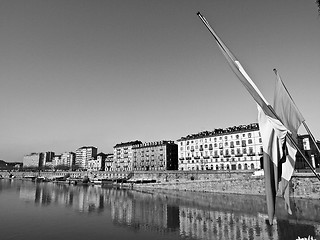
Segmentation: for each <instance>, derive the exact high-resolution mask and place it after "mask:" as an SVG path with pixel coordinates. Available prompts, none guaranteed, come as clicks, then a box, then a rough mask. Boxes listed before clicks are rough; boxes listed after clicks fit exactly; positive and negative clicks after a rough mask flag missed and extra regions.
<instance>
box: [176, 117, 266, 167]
mask: <svg viewBox="0 0 320 240" xmlns="http://www.w3.org/2000/svg"><path fill="white" fill-rule="evenodd" d="M177 141H178V155H179V170H184V171H188V170H246V169H261V164H260V159H261V157H262V155H263V149H262V140H261V137H260V131H259V126H258V124H257V123H253V124H249V125H241V126H238V127H230V128H226V129H215V130H214V131H212V132H209V131H205V132H200V133H198V134H192V135H188V136H186V137H182V138H180V139H179V140H177Z"/></svg>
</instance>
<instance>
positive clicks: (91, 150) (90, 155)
mask: <svg viewBox="0 0 320 240" xmlns="http://www.w3.org/2000/svg"><path fill="white" fill-rule="evenodd" d="M97 151H98V149H97V148H96V147H92V146H88V147H81V148H78V149H77V151H76V162H75V164H76V166H77V167H80V168H83V169H87V168H88V161H89V160H92V159H94V158H95V157H96V156H97Z"/></svg>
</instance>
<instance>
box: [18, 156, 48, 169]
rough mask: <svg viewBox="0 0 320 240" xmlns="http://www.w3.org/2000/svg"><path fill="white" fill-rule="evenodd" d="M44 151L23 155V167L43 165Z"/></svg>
mask: <svg viewBox="0 0 320 240" xmlns="http://www.w3.org/2000/svg"><path fill="white" fill-rule="evenodd" d="M43 155H44V154H43V153H30V154H28V155H25V156H23V160H22V163H23V167H24V168H28V167H31V168H38V167H42V165H43Z"/></svg>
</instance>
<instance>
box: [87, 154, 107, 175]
mask: <svg viewBox="0 0 320 240" xmlns="http://www.w3.org/2000/svg"><path fill="white" fill-rule="evenodd" d="M106 157H107V154H105V153H102V152H101V153H99V154H97V157H96V158H95V159H92V160H89V161H88V170H90V171H104V170H105V163H106Z"/></svg>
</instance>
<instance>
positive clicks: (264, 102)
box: [197, 12, 320, 181]
mask: <svg viewBox="0 0 320 240" xmlns="http://www.w3.org/2000/svg"><path fill="white" fill-rule="evenodd" d="M197 15H198V17H199V18H200V20H201V21H202V22H203V24H204V25H205V26H206V27H207V29H208V30H209V32H210V33H211V34H212V36H213V37H214V38H215V40H216V41H217V43H218V45H219V47H220V48H222V49H224V50H225V51H228V52H227V54H228V55H229V57H232V58H233V56H232V54H231V53H230V52H229V50H227V49H225V48H224V46H223V44H221V43H220V41H219V39H218V37H217V36H216V34H215V32H214V31H213V29H212V28H211V26H210V24H209V23H208V21H207V20H206V19H205V18H204V17H203V16H202V14H201V13H200V12H197ZM230 55H231V56H230ZM260 98H261V99H260V100H261V101H262V102H257V103H258V104H259V105H260V106H261V107H262V109H264V107H267V109H268V111H270V113H271V114H272V115H274V117H275V118H276V119H277V120H278V121H280V122H281V123H282V121H281V119H280V118H279V117H278V115H277V114H276V112H275V111H274V109H273V108H272V106H270V105H269V104H268V103H267V102H266V100H265V99H264V98H263V97H262V96H260ZM262 105H265V106H262ZM267 109H265V110H267ZM282 124H283V123H282ZM287 137H288V138H289V139H290V140H291V142H292V144H293V145H294V146H295V148H296V149H297V150H298V152H299V153H300V154H301V155H302V157H303V159H304V160H305V161H306V163H307V164H308V166H309V167H310V169H311V170H312V172H313V173H314V175H315V176H316V177H317V178H318V180H319V181H320V176H319V175H318V174H317V173H316V172H315V170H314V169H313V167H312V165H311V164H310V163H309V161H308V160H307V158H306V156H305V155H304V154H303V153H302V151H301V150H300V149H299V147H298V145H297V143H296V142H295V140H294V139H293V137H292V136H291V135H290V134H287Z"/></svg>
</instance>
